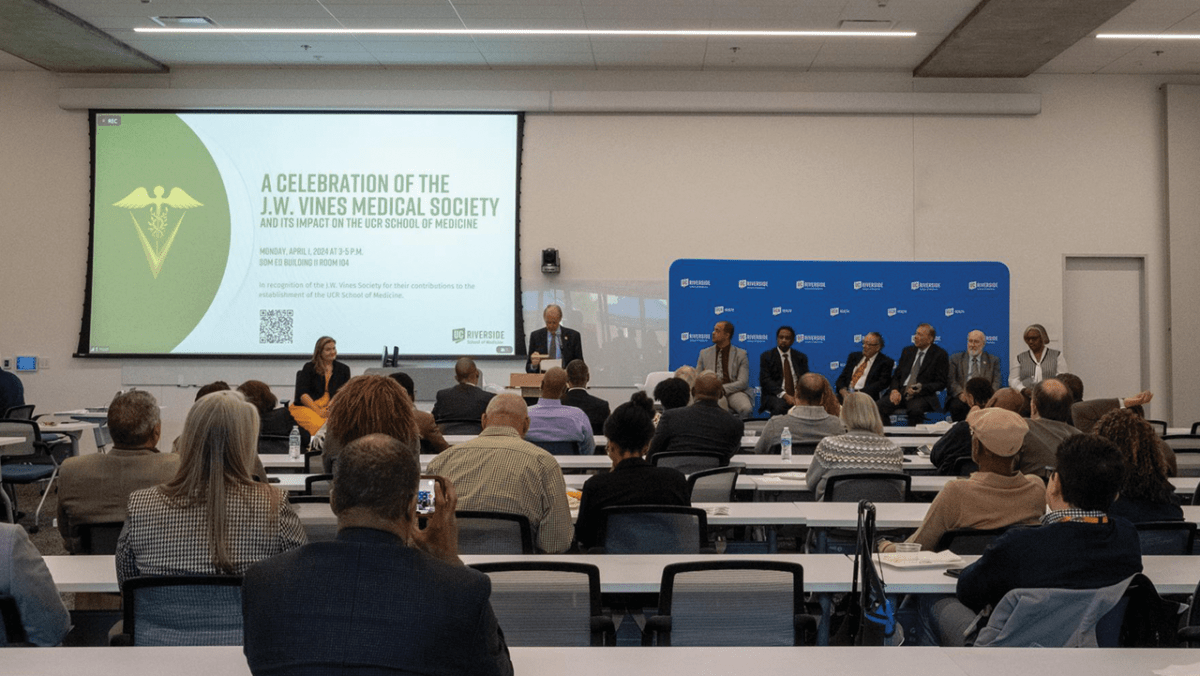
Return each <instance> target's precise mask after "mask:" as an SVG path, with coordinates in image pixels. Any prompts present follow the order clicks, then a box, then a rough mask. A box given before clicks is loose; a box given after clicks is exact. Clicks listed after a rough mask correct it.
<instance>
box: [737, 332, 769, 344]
mask: <svg viewBox="0 0 1200 676" xmlns="http://www.w3.org/2000/svg"><path fill="white" fill-rule="evenodd" d="M770 339H771V337H770V336H768V335H767V334H765V333H739V334H738V342H739V343H765V342H767V341H768V340H770Z"/></svg>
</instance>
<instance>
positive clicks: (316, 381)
mask: <svg viewBox="0 0 1200 676" xmlns="http://www.w3.org/2000/svg"><path fill="white" fill-rule="evenodd" d="M349 380H350V367H349V366H346V365H345V364H343V363H342V362H340V361H338V360H337V341H336V340H334V339H333V338H330V337H329V336H321V337H320V338H318V339H317V344H316V346H315V347H313V356H312V360H310V361H308V362H306V363H305V364H304V368H302V369H300V372H299V373H297V374H296V397H295V399H293V400H292V405H291V412H292V417H293V418H295V419H296V422H298V423H300V426H301V427H303V428H304V429H306V430H308V433H309V434H316V433H317V430H319V429H321V426H322V425H324V424H325V421H326V420H327V419H328V418H329V410H328V409H329V403H330V402H331V401H332V400H333V398H334V397H335V396H337V393H338V390H340V389H342V386H343V385H345V384H346V382H347V381H349Z"/></svg>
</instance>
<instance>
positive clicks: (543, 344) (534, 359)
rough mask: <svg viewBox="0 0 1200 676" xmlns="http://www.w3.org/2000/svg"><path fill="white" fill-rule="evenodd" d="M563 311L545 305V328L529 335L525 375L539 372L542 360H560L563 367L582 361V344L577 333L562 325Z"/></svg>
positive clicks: (557, 307)
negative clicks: (577, 360) (575, 361)
mask: <svg viewBox="0 0 1200 676" xmlns="http://www.w3.org/2000/svg"><path fill="white" fill-rule="evenodd" d="M562 317H563V311H562V308H561V307H559V306H557V305H547V306H546V309H545V310H544V311H543V312H542V319H543V320H545V322H546V326H545V327H544V328H541V329H538V330H536V331H534V332H533V333H531V334H529V359H528V360H526V362H525V372H526V373H537V372H539V371H541V370H542V369H541V366H540V364H541V361H542V360H543V359H561V360H562V363H563V365H564V366H566V365H567V364H570V363H571V362H572V361H574V360H576V359H583V342H582V341H581V340H580V337H579V332H578V331H575V330H574V329H568V328H567V327H565V326H563V325H562Z"/></svg>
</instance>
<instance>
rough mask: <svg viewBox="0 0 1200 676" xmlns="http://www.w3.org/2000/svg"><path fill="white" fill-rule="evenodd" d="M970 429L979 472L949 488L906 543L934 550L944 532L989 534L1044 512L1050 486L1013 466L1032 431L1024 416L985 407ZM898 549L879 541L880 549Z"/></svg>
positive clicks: (973, 417) (969, 421) (976, 413)
mask: <svg viewBox="0 0 1200 676" xmlns="http://www.w3.org/2000/svg"><path fill="white" fill-rule="evenodd" d="M967 424H968V425H969V426H970V428H971V459H972V460H974V461H975V462H976V464H978V465H979V471H978V472H975V473H974V474H972V475H971V476H970V478H968V479H966V480H964V481H952V482H950V483H948V484H946V487H945V488H943V489H942V491H941V492H940V493H938V494H937V497H936V498H934V499H933V504H931V505H930V506H929V511H928V512H926V513H925V521H924V522H923V523H922V524H921V527H920V528H918V529H917V532H916V533H913V534H912V535H911V536H909V538H908V540H906V542H918V543H920V544H921V549H923V550H926V551H928V550H932V549H934V546H935V545H936V544H937V543H938V540H939V539H941V537H942V534H943V533H945V532H946V531H948V530H952V529H955V528H974V529H977V530H991V529H994V528H1004V527H1006V526H1011V525H1013V524H1036V523H1037V522H1038V519H1040V518H1041V516H1042V514H1045V513H1046V487H1045V484H1044V483H1042V480H1041V479H1039V478H1038V477H1036V476H1027V475H1024V474H1021V473H1020V472H1017V471H1016V469H1014V467H1013V464H1014V463H1013V458H1014V457H1015V456H1016V454H1017V452H1018V451H1020V450H1021V444H1022V443H1024V440H1025V433H1026V432H1028V431H1029V427H1028V426H1027V425H1026V424H1025V420H1024V419H1022V418H1021V416H1019V415H1017V414H1016V413H1013V412H1012V411H1007V410H1005V409H1002V408H983V409H977V410H975V411H972V412H971V413H969V414H968V415H967ZM892 549H894V545H893V544H892V543H890V542H888V543H881V546H880V551H884V552H889V551H892Z"/></svg>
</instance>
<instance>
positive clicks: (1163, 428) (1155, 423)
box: [1146, 420, 1195, 437]
mask: <svg viewBox="0 0 1200 676" xmlns="http://www.w3.org/2000/svg"><path fill="white" fill-rule="evenodd" d="M1146 422H1148V423H1150V426H1151V427H1153V428H1154V431H1155V432H1156V433H1157V434H1158V436H1160V437H1165V436H1167V421H1166V420H1147V421H1146ZM1193 434H1195V432H1193Z"/></svg>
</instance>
